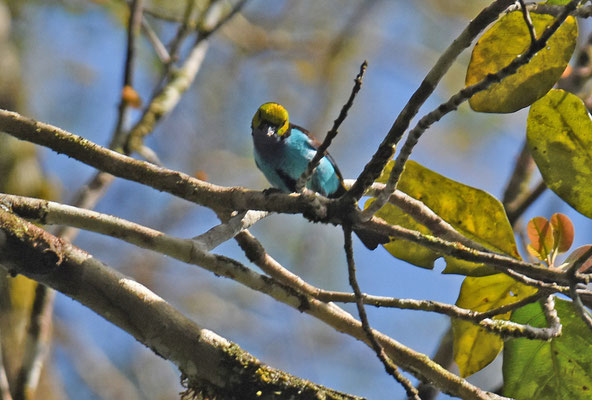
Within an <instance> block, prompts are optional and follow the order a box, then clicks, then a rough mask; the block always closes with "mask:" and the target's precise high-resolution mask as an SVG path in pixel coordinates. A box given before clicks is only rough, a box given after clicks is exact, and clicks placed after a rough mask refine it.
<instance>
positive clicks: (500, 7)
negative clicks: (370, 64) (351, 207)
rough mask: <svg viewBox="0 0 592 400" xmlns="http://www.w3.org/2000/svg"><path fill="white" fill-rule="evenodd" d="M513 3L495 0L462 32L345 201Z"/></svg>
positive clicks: (370, 177) (358, 193) (366, 182)
mask: <svg viewBox="0 0 592 400" xmlns="http://www.w3.org/2000/svg"><path fill="white" fill-rule="evenodd" d="M513 3H514V0H496V1H494V2H493V3H491V4H490V5H489V6H488V7H486V8H484V9H483V10H482V11H481V12H480V13H479V14H478V15H477V16H476V17H475V18H474V19H473V20H471V22H469V24H468V25H467V27H466V28H465V29H464V30H463V31H462V32H461V34H460V35H459V36H458V37H457V38H456V39H455V40H454V41H453V42H452V43H451V45H450V46H449V47H448V48H447V49H446V50H445V51H444V53H442V55H441V56H440V58H439V59H438V61H437V62H436V64H435V65H434V66H433V67H432V69H431V70H430V71H429V72H428V74H427V75H426V77H425V78H424V80H423V81H422V82H421V85H420V86H419V88H417V90H416V91H415V92H414V93H413V95H412V96H411V98H410V99H409V101H408V102H407V104H406V105H405V107H404V108H403V110H402V111H401V113H400V114H399V115H398V116H397V119H396V120H395V122H394V123H393V126H392V127H391V129H390V130H389V132H388V134H387V135H386V137H385V138H384V140H383V141H382V143H381V144H380V147H379V148H378V150H377V151H376V153H374V156H372V160H370V162H369V163H368V164H366V166H365V167H364V170H363V171H362V173H361V174H360V176H359V177H358V179H357V180H356V183H355V184H354V185H353V186H352V188H351V189H350V190H349V191H348V193H347V195H346V198H344V201H350V202H354V201H357V200H359V199H360V197H362V195H363V194H364V192H365V191H366V189H367V188H368V187H370V185H371V184H372V182H374V181H375V180H376V179H377V178H378V176H379V175H380V173H381V172H382V170H383V169H384V166H385V165H386V163H387V162H388V160H389V159H390V158H391V156H392V155H393V152H394V150H393V146H394V145H396V144H397V143H398V142H399V140H401V137H403V134H404V133H405V131H406V130H407V128H408V127H409V124H410V122H411V119H412V118H413V117H414V116H415V114H417V112H418V111H419V109H420V107H421V106H422V105H423V104H424V103H425V101H426V100H427V99H428V97H429V96H430V95H431V94H432V93H433V92H434V90H435V89H436V86H437V85H438V82H440V80H441V79H442V77H443V76H444V74H446V72H447V71H448V69H449V68H450V66H451V65H452V63H453V62H454V60H455V59H456V58H457V57H458V56H459V54H460V53H461V52H462V51H463V50H464V49H466V48H467V47H469V46H470V45H471V43H472V42H473V40H474V39H475V38H476V37H477V35H479V33H480V32H481V31H482V30H483V29H485V27H487V26H488V25H489V24H490V23H492V22H493V21H495V20H496V19H497V17H498V15H499V14H500V13H501V12H503V11H504V10H505V9H506V8H508V7H509V6H510V5H512V4H513Z"/></svg>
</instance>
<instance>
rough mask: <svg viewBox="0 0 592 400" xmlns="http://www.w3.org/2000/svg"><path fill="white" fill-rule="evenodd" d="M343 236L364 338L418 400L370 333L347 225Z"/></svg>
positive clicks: (387, 367) (404, 378) (385, 367)
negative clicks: (364, 334)
mask: <svg viewBox="0 0 592 400" xmlns="http://www.w3.org/2000/svg"><path fill="white" fill-rule="evenodd" d="M343 236H344V239H345V244H344V247H345V255H346V259H347V271H348V276H349V284H350V286H351V287H352V289H353V291H354V295H355V298H356V307H357V308H358V315H359V316H360V321H361V323H362V329H363V330H364V332H365V333H366V337H367V338H368V342H370V347H372V349H373V350H374V352H375V353H376V356H377V357H378V359H379V360H380V361H381V362H382V365H384V369H385V370H386V372H387V373H388V374H389V375H391V376H392V377H393V378H395V380H396V381H397V382H399V383H400V384H401V386H403V388H404V389H405V392H406V393H407V397H408V398H410V399H415V400H420V398H419V395H418V393H417V389H415V387H414V386H413V384H412V383H411V382H410V381H409V379H407V378H406V377H405V376H403V374H402V373H401V371H399V368H398V367H397V366H396V365H395V364H394V363H393V360H391V359H390V358H389V357H388V356H387V355H386V353H385V351H384V349H383V348H382V346H381V345H380V343H378V340H376V337H375V336H374V332H373V331H372V327H371V326H370V322H369V321H368V315H367V314H366V309H365V308H364V302H363V301H362V291H361V290H360V285H359V284H358V280H357V278H356V263H355V261H354V249H353V244H352V228H351V226H349V225H344V226H343Z"/></svg>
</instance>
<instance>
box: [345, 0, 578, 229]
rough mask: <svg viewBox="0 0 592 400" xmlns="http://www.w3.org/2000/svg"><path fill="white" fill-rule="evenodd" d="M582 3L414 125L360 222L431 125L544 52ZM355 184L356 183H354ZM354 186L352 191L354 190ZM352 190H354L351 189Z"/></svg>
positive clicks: (380, 201) (378, 204)
mask: <svg viewBox="0 0 592 400" xmlns="http://www.w3.org/2000/svg"><path fill="white" fill-rule="evenodd" d="M580 1H582V0H572V1H571V2H570V3H569V4H567V5H566V6H565V8H564V10H563V12H562V13H560V14H559V16H557V18H555V20H554V21H553V23H552V24H551V25H550V26H549V27H548V28H547V29H545V31H544V32H543V33H542V34H541V37H540V38H539V39H537V40H535V41H534V42H532V43H531V44H530V46H529V47H528V49H527V50H526V51H525V52H524V53H522V54H520V55H518V56H517V57H516V58H515V59H514V60H512V62H510V63H509V64H508V65H506V66H505V67H504V68H502V69H500V70H499V71H498V72H496V73H495V74H488V75H487V76H486V77H485V78H484V79H483V80H481V81H480V82H478V83H475V84H474V85H471V86H467V87H465V88H464V89H462V90H460V91H459V92H457V93H456V94H454V95H453V96H451V97H450V99H448V101H447V102H445V103H442V104H440V106H438V108H436V109H434V110H433V111H431V112H429V113H428V114H426V115H425V116H424V117H422V118H421V119H420V120H419V122H418V123H417V125H416V126H415V127H414V128H413V129H412V130H411V131H410V132H409V136H408V137H407V140H406V141H405V144H404V145H403V148H402V149H401V152H400V153H399V155H398V156H397V159H396V160H395V165H394V166H393V169H392V170H391V173H390V176H389V179H388V181H387V184H386V188H385V189H384V191H383V192H382V193H381V194H380V195H379V196H378V197H377V198H376V200H375V201H374V202H372V204H371V205H370V206H369V207H368V208H366V209H365V210H364V212H363V218H364V219H365V220H368V219H369V218H371V216H372V215H374V214H375V213H376V212H377V211H378V210H380V209H381V208H382V207H383V206H384V205H385V204H386V203H387V202H388V199H389V197H390V195H391V193H392V192H394V190H395V189H396V187H397V183H398V181H399V178H400V177H401V174H402V173H403V168H404V166H405V163H406V162H407V160H408V159H409V156H410V155H411V152H412V151H413V149H414V147H415V145H416V144H417V143H418V141H419V139H420V138H421V136H422V135H423V133H424V132H425V131H426V130H427V129H428V128H429V127H430V126H431V125H432V124H434V123H436V122H438V121H439V120H440V119H441V118H442V117H443V116H444V115H446V114H448V113H450V112H452V111H454V110H456V109H457V108H458V106H460V105H461V104H462V103H464V102H465V101H467V100H468V99H470V98H471V97H472V96H473V95H475V94H476V93H478V92H481V91H483V90H486V89H487V88H489V87H490V86H491V85H492V84H494V83H496V82H500V81H501V80H503V79H504V78H506V77H508V76H510V75H512V74H514V73H516V71H517V70H518V68H520V67H521V66H522V65H525V64H527V63H528V62H529V61H530V60H531V59H532V57H534V55H535V54H537V53H538V52H539V51H540V50H542V49H544V48H545V46H546V44H547V41H548V40H549V39H550V38H551V36H552V35H553V34H554V33H555V32H556V31H557V29H559V27H560V26H561V24H562V23H563V21H565V19H566V18H567V17H568V16H569V14H570V12H572V11H573V10H575V8H576V7H577V5H578V4H579V3H580ZM356 183H357V182H356ZM355 186H356V185H355V184H354V188H355ZM352 189H353V188H352Z"/></svg>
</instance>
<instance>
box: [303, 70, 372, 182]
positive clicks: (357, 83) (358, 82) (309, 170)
mask: <svg viewBox="0 0 592 400" xmlns="http://www.w3.org/2000/svg"><path fill="white" fill-rule="evenodd" d="M366 68H368V62H367V61H364V62H363V63H362V65H361V66H360V72H358V75H357V76H356V78H355V79H354V87H353V88H352V91H351V93H350V95H349V98H348V99H347V102H346V103H345V104H344V105H343V107H342V108H341V112H340V113H339V116H338V117H337V119H336V120H335V121H333V126H332V127H331V130H329V132H327V136H325V140H323V143H321V145H320V146H319V148H318V149H317V152H316V153H315V155H314V157H313V158H312V160H310V162H309V163H308V165H307V166H306V170H305V171H304V172H303V173H302V175H300V178H298V181H296V191H297V192H301V191H302V189H303V188H304V186H305V185H306V182H308V180H309V179H310V177H311V176H312V174H313V172H314V170H315V168H316V167H317V166H318V165H319V162H320V161H321V159H322V158H323V157H325V155H326V152H327V150H328V149H329V146H331V142H332V141H333V139H334V138H335V137H336V136H337V133H338V131H337V130H338V129H339V127H340V126H341V124H342V123H343V121H345V118H347V113H348V111H349V109H350V108H351V107H352V105H353V104H354V99H355V97H356V95H357V94H358V93H359V91H360V89H361V88H362V79H363V78H364V73H365V72H366Z"/></svg>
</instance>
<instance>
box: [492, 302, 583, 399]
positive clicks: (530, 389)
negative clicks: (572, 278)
mask: <svg viewBox="0 0 592 400" xmlns="http://www.w3.org/2000/svg"><path fill="white" fill-rule="evenodd" d="M555 308H556V310H557V313H558V315H559V319H560V320H561V324H562V325H563V331H562V335H561V336H560V337H558V338H555V339H553V340H551V341H548V342H544V341H540V340H530V339H511V340H509V341H508V342H507V343H506V345H505V349H504V365H503V374H504V393H503V394H504V396H509V397H513V398H515V399H517V400H522V399H524V400H526V399H529V400H530V399H537V400H556V399H570V400H578V399H582V400H583V399H590V398H592V335H591V334H590V329H589V328H588V327H587V326H586V324H585V323H584V322H583V321H582V320H581V319H580V317H579V316H578V315H577V314H576V313H575V311H574V309H573V307H572V303H571V302H569V301H565V300H560V299H555ZM511 320H512V321H514V322H517V323H520V324H529V325H533V326H536V327H545V326H547V323H546V320H545V316H544V314H543V309H542V306H541V304H540V303H538V302H537V303H533V304H529V305H527V306H525V307H522V308H520V309H519V310H516V311H515V312H514V313H513V314H512V318H511Z"/></svg>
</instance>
